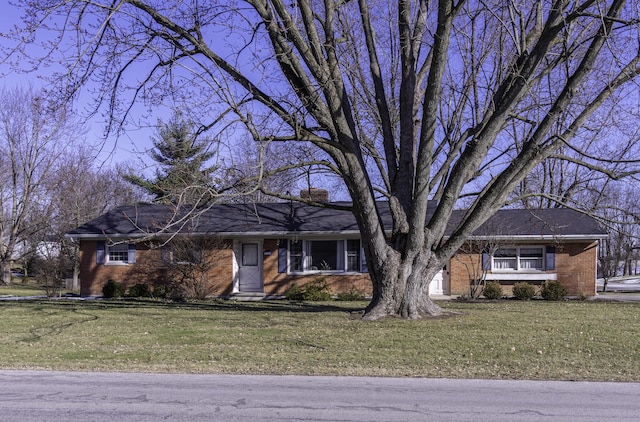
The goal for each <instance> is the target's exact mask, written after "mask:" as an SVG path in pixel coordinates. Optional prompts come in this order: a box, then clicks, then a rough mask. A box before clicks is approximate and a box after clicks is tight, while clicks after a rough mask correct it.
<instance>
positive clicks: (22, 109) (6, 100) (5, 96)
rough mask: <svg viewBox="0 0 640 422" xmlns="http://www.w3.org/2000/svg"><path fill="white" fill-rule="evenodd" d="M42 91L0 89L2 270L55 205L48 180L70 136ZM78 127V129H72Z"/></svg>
mask: <svg viewBox="0 0 640 422" xmlns="http://www.w3.org/2000/svg"><path fill="white" fill-rule="evenodd" d="M44 95H45V94H44V93H43V92H36V91H34V90H32V89H25V88H13V89H3V90H2V91H0V103H1V104H2V106H1V107H0V157H1V158H0V160H1V164H0V273H1V281H2V283H5V284H7V283H9V282H10V281H11V266H12V265H13V263H14V261H16V260H20V259H22V258H23V256H24V255H25V254H27V253H29V252H30V250H29V248H28V247H27V246H26V244H27V243H28V242H29V241H32V240H33V239H34V238H35V237H38V236H39V235H41V234H42V233H44V232H45V231H46V229H47V228H48V227H49V221H48V220H47V218H45V217H44V216H48V214H49V212H50V210H51V207H52V205H53V202H52V198H51V197H50V196H49V195H48V194H47V193H48V192H47V190H46V182H47V179H48V178H49V177H50V176H51V174H52V171H53V169H54V164H55V163H56V160H57V158H58V157H59V155H60V154H61V153H62V151H64V149H65V148H67V147H69V146H70V145H71V144H72V141H73V135H72V133H73V132H72V131H71V130H70V126H69V124H70V123H71V122H72V118H71V117H70V116H69V115H68V114H67V110H66V108H64V107H60V108H55V109H51V108H49V106H48V104H47V101H46V98H45V97H44ZM76 130H77V129H76Z"/></svg>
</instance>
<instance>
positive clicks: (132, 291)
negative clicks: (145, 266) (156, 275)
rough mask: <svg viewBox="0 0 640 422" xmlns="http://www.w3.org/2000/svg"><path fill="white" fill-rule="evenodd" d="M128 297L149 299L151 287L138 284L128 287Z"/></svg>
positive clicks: (145, 284) (146, 284)
mask: <svg viewBox="0 0 640 422" xmlns="http://www.w3.org/2000/svg"><path fill="white" fill-rule="evenodd" d="M129 296H131V297H150V296H151V287H150V286H149V284H148V283H138V284H135V285H133V286H131V287H129Z"/></svg>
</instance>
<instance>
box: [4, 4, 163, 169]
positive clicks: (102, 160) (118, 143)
mask: <svg viewBox="0 0 640 422" xmlns="http://www.w3.org/2000/svg"><path fill="white" fill-rule="evenodd" d="M22 13H23V12H22V10H21V9H20V8H18V7H16V6H15V5H11V4H9V2H8V0H0V34H5V33H8V32H9V31H10V30H11V28H12V27H13V26H14V25H20V23H21V15H22ZM0 42H2V43H4V45H3V46H2V47H4V48H7V47H12V46H10V45H7V40H6V39H2V38H0ZM2 59H3V58H0V87H6V88H12V87H16V86H32V87H33V88H36V89H37V88H40V87H43V84H44V83H45V82H44V81H43V79H42V76H46V73H44V72H46V69H42V70H39V71H38V72H35V73H21V72H16V71H15V70H13V69H12V67H11V66H10V65H9V64H7V63H6V62H3V61H2ZM84 105H85V104H84V103H83V101H82V99H80V101H79V102H78V103H76V104H74V108H75V109H76V110H77V111H81V110H82V109H83V107H84ZM154 121H155V119H154ZM103 129H104V125H103V123H102V122H101V121H100V120H99V118H93V119H91V120H88V121H86V131H87V132H86V136H83V138H82V139H81V142H82V143H83V144H88V145H92V146H94V150H95V154H96V165H98V166H102V165H107V166H111V165H115V164H117V163H123V162H129V163H136V166H137V167H139V168H140V170H143V169H144V168H145V167H147V166H148V165H149V163H150V162H151V160H150V159H148V157H147V154H146V152H145V150H146V149H147V148H149V147H150V146H151V142H150V137H151V136H152V135H153V130H150V129H134V128H131V130H128V131H127V132H126V133H124V134H122V135H120V136H119V137H118V138H117V139H116V138H115V137H113V136H112V137H109V138H108V139H106V140H105V139H104V138H103Z"/></svg>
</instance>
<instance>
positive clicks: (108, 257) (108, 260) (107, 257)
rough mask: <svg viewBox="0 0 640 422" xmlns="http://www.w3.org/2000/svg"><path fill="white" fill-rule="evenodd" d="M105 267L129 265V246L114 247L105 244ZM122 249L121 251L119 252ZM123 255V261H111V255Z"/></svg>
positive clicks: (126, 244) (117, 244)
mask: <svg viewBox="0 0 640 422" xmlns="http://www.w3.org/2000/svg"><path fill="white" fill-rule="evenodd" d="M104 249H105V250H104V263H105V265H129V244H128V243H116V244H115V245H109V244H105V246H104ZM120 249H122V250H120ZM112 252H113V253H118V254H124V259H112V258H111V253H112Z"/></svg>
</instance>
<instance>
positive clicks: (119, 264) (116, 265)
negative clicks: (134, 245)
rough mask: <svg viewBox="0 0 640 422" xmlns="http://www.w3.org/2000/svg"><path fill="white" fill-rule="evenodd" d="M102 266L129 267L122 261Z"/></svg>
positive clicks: (106, 263)
mask: <svg viewBox="0 0 640 422" xmlns="http://www.w3.org/2000/svg"><path fill="white" fill-rule="evenodd" d="M104 265H107V266H111V267H122V266H126V265H129V263H128V262H123V261H110V262H105V264H104Z"/></svg>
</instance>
